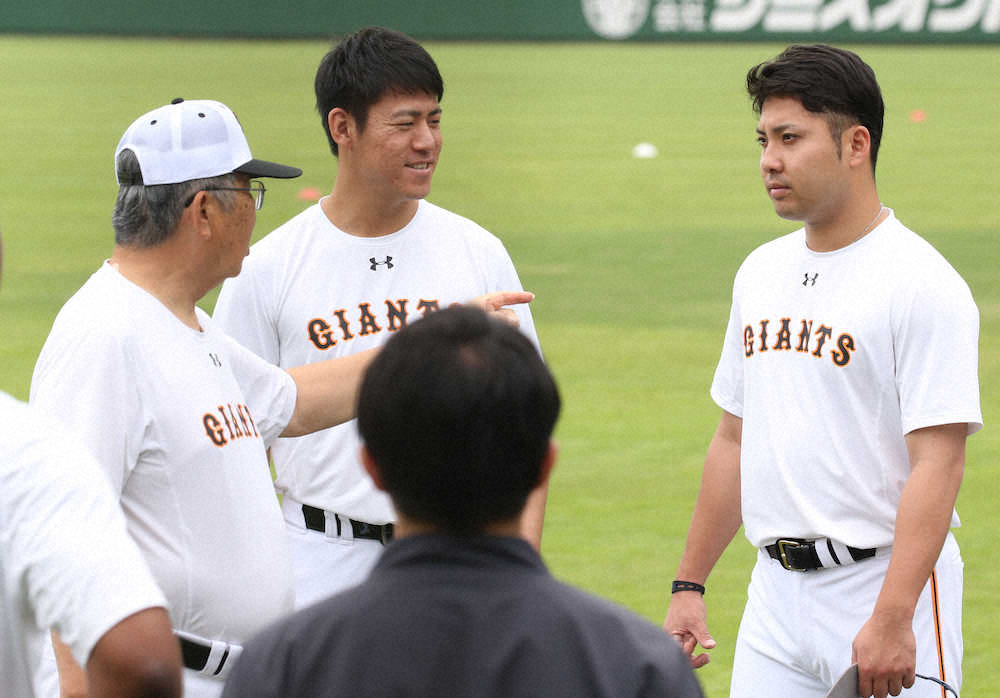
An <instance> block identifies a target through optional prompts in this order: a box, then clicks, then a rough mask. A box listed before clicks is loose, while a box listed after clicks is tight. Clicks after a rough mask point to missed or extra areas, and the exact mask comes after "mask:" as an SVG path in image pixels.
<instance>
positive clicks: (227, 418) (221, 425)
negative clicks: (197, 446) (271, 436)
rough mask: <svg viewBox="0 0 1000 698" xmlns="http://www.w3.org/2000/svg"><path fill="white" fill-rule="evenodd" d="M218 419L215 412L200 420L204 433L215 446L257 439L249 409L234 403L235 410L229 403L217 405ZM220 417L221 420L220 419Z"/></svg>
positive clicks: (205, 415) (207, 413) (258, 435)
mask: <svg viewBox="0 0 1000 698" xmlns="http://www.w3.org/2000/svg"><path fill="white" fill-rule="evenodd" d="M217 412H218V415H219V416H218V417H217V416H216V413H215V412H206V413H205V414H204V415H203V416H202V418H201V423H202V426H204V427H205V433H206V434H207V435H208V438H209V439H210V440H211V441H212V443H213V444H215V445H216V446H219V447H222V446H225V445H226V444H228V443H229V442H230V441H233V440H235V439H254V438H259V437H260V434H258V433H257V425H256V424H254V421H253V415H251V414H250V408H249V407H247V406H246V405H243V404H241V403H236V407H235V409H234V408H233V406H232V405H231V404H229V403H226V404H225V405H219V406H218V408H217ZM220 417H221V419H220Z"/></svg>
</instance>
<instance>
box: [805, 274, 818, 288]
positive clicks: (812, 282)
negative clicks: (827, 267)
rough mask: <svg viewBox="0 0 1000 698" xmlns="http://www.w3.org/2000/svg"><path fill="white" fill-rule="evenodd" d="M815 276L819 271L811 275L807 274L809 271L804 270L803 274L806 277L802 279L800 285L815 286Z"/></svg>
mask: <svg viewBox="0 0 1000 698" xmlns="http://www.w3.org/2000/svg"><path fill="white" fill-rule="evenodd" d="M817 276H819V272H816V273H815V274H813V275H812V276H809V272H806V274H805V277H806V278H805V279H803V281H802V285H803V286H815V285H816V277H817Z"/></svg>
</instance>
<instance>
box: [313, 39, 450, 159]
mask: <svg viewBox="0 0 1000 698" xmlns="http://www.w3.org/2000/svg"><path fill="white" fill-rule="evenodd" d="M315 89H316V109H317V111H319V116H320V119H321V120H322V122H323V130H324V131H325V132H326V137H327V140H328V141H329V142H330V150H331V151H332V152H333V154H334V155H337V144H336V142H334V140H333V137H332V136H331V135H330V124H329V122H328V121H327V115H329V113H330V112H331V111H333V110H334V109H336V108H337V107H340V108H341V109H343V110H344V111H346V112H347V113H349V114H350V115H351V116H353V117H354V119H355V121H357V123H358V128H360V129H361V130H364V128H365V123H366V122H367V120H368V110H369V108H370V107H371V106H372V105H373V104H375V102H377V101H378V100H379V99H381V98H382V97H383V96H384V95H385V94H387V93H390V92H398V93H400V94H407V95H415V94H428V95H434V96H435V97H437V99H438V101H441V98H442V97H444V81H443V80H442V79H441V73H440V72H438V67H437V64H436V63H435V62H434V59H433V58H431V56H430V54H429V53H427V51H426V50H425V49H424V47H423V46H421V45H420V44H418V43H417V42H416V41H414V40H413V39H411V38H410V37H408V36H407V35H406V34H402V33H400V32H397V31H393V30H392V29H385V28H383V27H366V28H365V29H360V30H358V31H356V32H354V33H353V34H350V35H348V36H346V37H344V38H343V39H342V40H341V41H340V43H338V44H337V45H336V46H334V47H333V48H332V49H331V50H330V51H329V52H328V53H327V54H326V55H325V56H323V60H322V61H320V64H319V69H317V71H316V82H315Z"/></svg>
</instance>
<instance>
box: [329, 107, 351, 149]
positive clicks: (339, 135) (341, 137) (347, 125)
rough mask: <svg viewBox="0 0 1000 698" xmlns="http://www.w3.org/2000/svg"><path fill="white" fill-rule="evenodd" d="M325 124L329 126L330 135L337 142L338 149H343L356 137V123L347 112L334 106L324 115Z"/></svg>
mask: <svg viewBox="0 0 1000 698" xmlns="http://www.w3.org/2000/svg"><path fill="white" fill-rule="evenodd" d="M326 124H327V126H329V127H330V137H331V138H332V139H333V141H334V143H336V144H337V148H338V149H341V150H342V149H343V148H344V146H345V145H347V144H349V143H350V142H351V141H352V140H353V139H354V138H356V137H357V133H358V123H357V122H356V121H355V120H354V117H353V116H351V115H350V114H349V113H347V112H346V111H344V110H343V109H341V108H340V107H335V108H333V109H331V110H330V113H329V114H327V115H326Z"/></svg>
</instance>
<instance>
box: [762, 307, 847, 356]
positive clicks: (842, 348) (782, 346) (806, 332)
mask: <svg viewBox="0 0 1000 698" xmlns="http://www.w3.org/2000/svg"><path fill="white" fill-rule="evenodd" d="M769 324H770V321H769V320H766V319H765V320H761V321H760V322H759V323H758V327H757V328H756V331H755V327H754V326H753V325H747V326H746V327H744V328H743V353H744V355H745V356H746V357H747V358H749V357H751V356H753V355H754V354H755V353H758V352H765V351H769V350H774V351H791V350H792V320H791V318H786V317H785V318H781V327H780V329H779V330H778V334H777V337H776V338H775V340H774V342H773V343H770V344H769V343H768V332H767V327H768V325H769ZM799 327H800V329H799V333H798V334H797V335H796V338H797V339H798V343H797V344H796V345H795V351H796V352H799V353H803V354H804V353H807V352H808V353H809V354H810V355H812V356H815V357H816V358H817V359H819V358H822V357H823V347H824V346H825V345H826V343H827V340H829V339H831V338H832V337H833V328H832V327H827V326H826V325H820V326H819V327H817V328H816V330H815V331H813V321H812V320H804V319H803V320H801V324H800V325H799ZM755 340H756V342H755ZM836 347H837V348H836V349H832V350H830V352H829V356H830V360H831V361H833V363H834V365H836V366H846V365H847V364H849V363H851V353H852V352H853V351H854V350H855V349H856V348H857V347H856V346H855V344H854V337H852V336H851V335H850V334H848V333H846V332H844V333H842V334H840V335H839V336H838V337H837V341H836ZM810 349H811V351H810Z"/></svg>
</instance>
